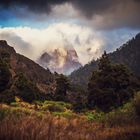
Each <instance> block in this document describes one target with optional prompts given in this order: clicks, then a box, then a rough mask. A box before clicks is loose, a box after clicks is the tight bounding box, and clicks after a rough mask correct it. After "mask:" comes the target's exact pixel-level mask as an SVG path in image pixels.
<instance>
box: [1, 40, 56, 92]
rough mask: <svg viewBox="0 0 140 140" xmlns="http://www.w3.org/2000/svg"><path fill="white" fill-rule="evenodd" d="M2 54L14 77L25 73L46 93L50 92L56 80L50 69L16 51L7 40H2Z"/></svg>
mask: <svg viewBox="0 0 140 140" xmlns="http://www.w3.org/2000/svg"><path fill="white" fill-rule="evenodd" d="M0 56H1V58H2V59H8V64H9V65H10V66H9V67H10V72H11V74H12V78H15V77H16V75H18V74H20V73H23V74H24V75H25V76H26V77H28V79H29V80H30V81H31V82H33V83H35V85H36V86H37V87H38V88H39V89H40V90H41V91H43V92H44V93H46V94H47V93H48V92H50V89H49V88H50V86H51V84H52V83H53V82H54V75H53V74H52V73H51V72H50V71H49V69H46V70H45V69H44V68H42V67H41V66H39V65H38V64H36V63H35V62H34V61H32V60H30V59H28V58H27V57H24V56H23V55H20V54H18V53H16V51H15V50H14V48H13V47H11V46H9V45H8V44H7V42H6V41H4V40H1V41H0Z"/></svg>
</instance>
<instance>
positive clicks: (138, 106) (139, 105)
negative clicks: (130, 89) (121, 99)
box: [133, 92, 140, 117]
mask: <svg viewBox="0 0 140 140" xmlns="http://www.w3.org/2000/svg"><path fill="white" fill-rule="evenodd" d="M133 106H134V109H135V112H136V114H137V115H138V116H139V117H140V92H138V93H137V94H136V95H135V98H134V101H133Z"/></svg>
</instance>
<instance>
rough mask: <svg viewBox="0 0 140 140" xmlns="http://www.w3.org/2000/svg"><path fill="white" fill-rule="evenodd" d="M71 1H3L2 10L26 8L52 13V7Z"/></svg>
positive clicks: (1, 3) (0, 3) (0, 4)
mask: <svg viewBox="0 0 140 140" xmlns="http://www.w3.org/2000/svg"><path fill="white" fill-rule="evenodd" d="M67 1H69V0H1V1H0V6H1V8H12V7H13V6H15V7H25V8H27V9H29V10H30V11H32V12H39V13H45V12H47V13H48V12H50V11H51V8H52V6H54V5H59V4H63V3H65V2H67Z"/></svg>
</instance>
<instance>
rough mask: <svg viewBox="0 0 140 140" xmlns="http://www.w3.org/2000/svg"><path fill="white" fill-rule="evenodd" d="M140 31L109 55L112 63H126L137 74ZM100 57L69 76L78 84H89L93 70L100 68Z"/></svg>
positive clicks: (139, 63)
mask: <svg viewBox="0 0 140 140" xmlns="http://www.w3.org/2000/svg"><path fill="white" fill-rule="evenodd" d="M139 46H140V33H139V34H137V35H136V36H135V37H134V38H132V39H131V40H129V41H128V42H126V43H125V44H123V45H122V46H121V47H120V48H119V49H116V51H114V52H112V53H109V54H108V56H109V58H110V60H111V62H112V63H122V64H125V65H126V66H127V67H128V68H130V70H131V71H132V72H133V73H134V74H135V75H136V76H140V67H139V66H140V61H139V59H140V47H139ZM99 60H100V59H97V60H93V61H91V62H90V63H88V64H86V65H85V66H83V67H81V68H80V69H78V70H76V71H74V72H72V74H71V75H70V76H69V78H70V80H71V81H72V82H73V83H75V84H78V85H81V86H84V87H85V88H86V87H87V86H88V80H89V78H90V77H91V75H92V72H93V70H96V69H97V68H98V62H99Z"/></svg>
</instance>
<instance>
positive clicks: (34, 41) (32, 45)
mask: <svg viewBox="0 0 140 140" xmlns="http://www.w3.org/2000/svg"><path fill="white" fill-rule="evenodd" d="M0 39H5V40H7V41H8V43H9V44H10V45H11V46H13V47H14V48H15V49H16V51H17V52H18V53H21V54H23V55H25V56H27V57H29V58H31V59H32V60H37V59H38V57H39V56H40V55H41V54H42V53H43V52H44V51H52V50H54V49H55V48H65V47H67V48H71V47H73V48H74V49H75V50H76V51H77V54H78V56H79V61H80V62H81V63H82V64H86V63H87V62H89V61H90V60H91V59H93V58H97V57H98V56H100V55H101V53H102V50H103V49H102V47H103V45H104V40H103V39H102V36H101V35H100V34H99V33H97V32H96V31H94V30H93V29H90V28H87V27H83V26H80V25H75V24H66V23H57V24H52V25H50V26H49V27H48V28H44V29H35V28H30V27H15V28H14V27H11V28H10V27H7V28H0Z"/></svg>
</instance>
